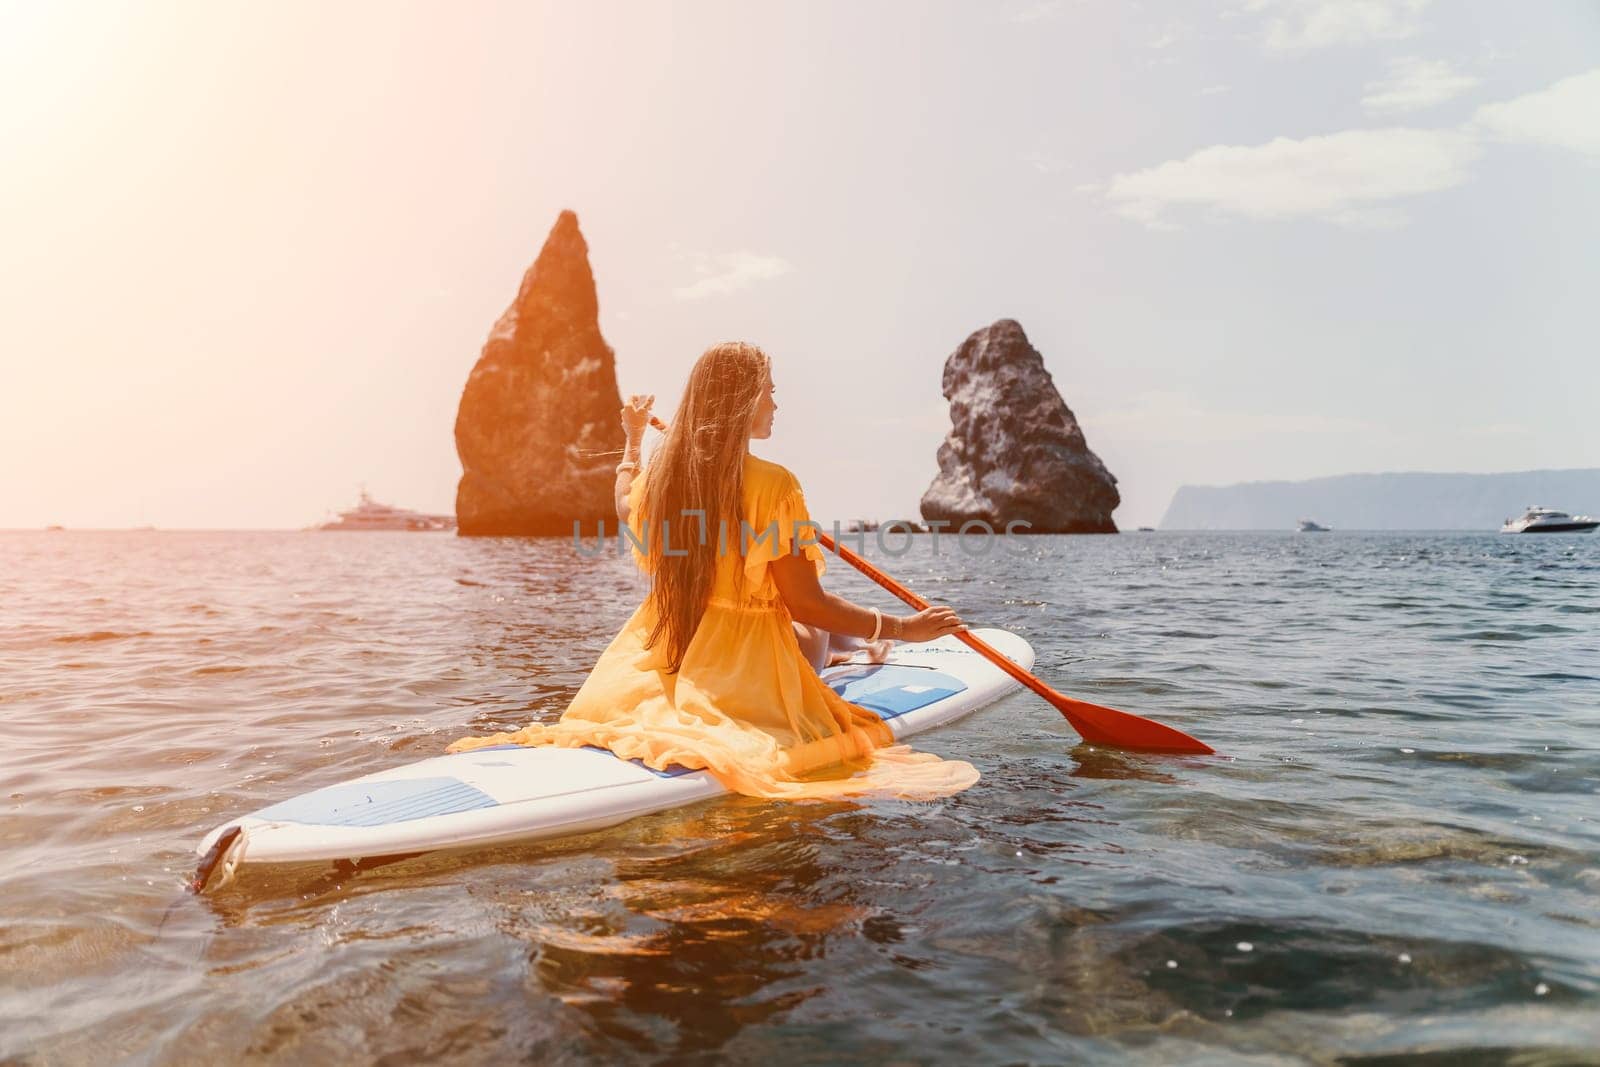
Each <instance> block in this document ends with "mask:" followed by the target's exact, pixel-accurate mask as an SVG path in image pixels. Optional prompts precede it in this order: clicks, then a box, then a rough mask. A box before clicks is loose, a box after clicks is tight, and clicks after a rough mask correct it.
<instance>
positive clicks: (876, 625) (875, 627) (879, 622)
mask: <svg viewBox="0 0 1600 1067" xmlns="http://www.w3.org/2000/svg"><path fill="white" fill-rule="evenodd" d="M882 632H883V612H881V611H879V610H878V609H877V608H873V609H872V636H871V637H869V638H867V641H868V643H871V642H873V641H876V640H877V639H878V635H879V634H880V633H882Z"/></svg>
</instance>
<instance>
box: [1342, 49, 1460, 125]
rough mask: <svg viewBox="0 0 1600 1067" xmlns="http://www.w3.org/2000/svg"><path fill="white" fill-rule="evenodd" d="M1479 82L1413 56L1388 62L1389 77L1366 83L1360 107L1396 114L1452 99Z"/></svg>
mask: <svg viewBox="0 0 1600 1067" xmlns="http://www.w3.org/2000/svg"><path fill="white" fill-rule="evenodd" d="M1477 84H1478V79H1477V78H1474V77H1473V76H1472V75H1470V74H1461V73H1458V72H1457V71H1455V70H1453V69H1452V68H1451V66H1450V64H1449V63H1447V62H1445V61H1444V60H1438V59H1432V60H1430V59H1418V58H1416V57H1414V56H1411V57H1406V58H1403V59H1393V60H1390V61H1389V76H1388V77H1387V78H1384V79H1382V80H1380V81H1375V82H1368V83H1367V91H1366V94H1365V95H1364V96H1362V98H1361V106H1362V107H1364V108H1366V109H1367V113H1368V114H1370V115H1397V114H1404V113H1406V112H1410V111H1421V110H1422V109H1423V108H1429V107H1433V106H1435V105H1436V104H1442V103H1444V102H1445V101H1446V100H1453V99H1455V98H1456V97H1458V96H1460V95H1461V94H1462V93H1464V92H1466V91H1467V90H1468V89H1471V88H1472V87H1473V86H1474V85H1477Z"/></svg>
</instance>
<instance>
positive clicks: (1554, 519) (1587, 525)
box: [1500, 506, 1600, 533]
mask: <svg viewBox="0 0 1600 1067" xmlns="http://www.w3.org/2000/svg"><path fill="white" fill-rule="evenodd" d="M1596 526H1600V519H1591V518H1590V517H1589V516H1587V515H1568V514H1567V513H1566V512H1564V511H1556V510H1555V509H1554V508H1541V507H1537V506H1530V507H1529V508H1528V510H1527V511H1525V512H1523V513H1522V518H1520V519H1507V520H1506V524H1505V525H1504V526H1502V527H1500V532H1501V533H1588V532H1589V531H1590V530H1592V529H1594V528H1595V527H1596Z"/></svg>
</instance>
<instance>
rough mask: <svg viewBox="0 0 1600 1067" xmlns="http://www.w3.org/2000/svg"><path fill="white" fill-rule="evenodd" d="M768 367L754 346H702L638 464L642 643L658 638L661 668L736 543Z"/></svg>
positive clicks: (701, 608) (680, 649)
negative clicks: (663, 430)
mask: <svg viewBox="0 0 1600 1067" xmlns="http://www.w3.org/2000/svg"><path fill="white" fill-rule="evenodd" d="M770 374H771V362H770V360H769V359H768V358H767V354H766V353H765V352H763V351H761V349H759V348H757V347H756V346H755V345H752V344H748V343H746V342H744V341H725V342H723V343H722V344H719V345H713V346H712V347H710V348H708V349H706V350H705V352H704V353H703V354H702V355H701V356H700V358H699V359H697V360H695V364H694V367H693V369H691V370H690V371H689V383H688V384H687V385H686V386H684V389H683V399H682V400H680V401H679V402H678V408H677V411H676V412H674V413H673V416H672V426H671V427H670V428H669V429H668V431H667V434H666V437H665V439H663V440H662V442H661V443H660V444H659V445H657V446H656V449H655V451H654V452H653V453H652V454H651V456H650V465H649V466H648V467H647V468H646V470H645V473H644V479H645V485H644V491H643V494H642V499H641V500H640V508H641V510H642V511H643V512H644V515H643V519H644V521H645V522H646V523H647V524H648V525H647V526H646V527H645V529H647V530H648V532H649V559H650V571H651V574H652V576H653V577H652V581H651V583H650V600H651V602H652V603H653V604H654V606H655V614H656V623H655V627H654V629H652V630H651V632H650V636H649V638H648V639H647V640H646V642H645V643H646V645H647V646H648V647H651V648H654V647H656V646H657V643H658V642H660V641H663V640H664V641H665V642H666V653H667V662H668V668H667V669H668V670H669V671H676V670H677V669H678V668H679V666H681V665H682V663H683V656H684V652H685V651H686V650H687V649H688V647H689V640H690V638H692V637H693V636H694V632H695V629H696V628H697V627H698V626H699V625H700V618H701V616H703V615H704V614H705V610H706V602H707V601H708V600H709V599H710V598H711V589H712V585H713V584H714V582H715V580H716V574H717V559H718V556H719V555H720V554H722V553H725V552H730V551H731V552H734V553H737V552H739V550H740V547H741V544H740V540H739V535H740V528H739V522H740V520H741V519H742V518H743V502H744V457H745V453H746V452H747V451H748V450H749V448H750V424H751V422H752V420H753V419H754V418H755V413H756V408H757V406H758V405H759V404H760V401H761V394H762V393H763V391H764V390H765V389H766V387H767V381H768V380H769V377H770ZM695 511H700V512H704V515H705V518H704V520H701V519H700V517H699V516H697V515H694V514H686V512H689V513H692V512H695ZM662 520H665V522H666V523H667V525H668V526H669V527H670V540H671V547H672V551H673V555H667V554H666V549H667V547H668V546H667V541H668V536H663V533H664V527H663V525H662ZM721 531H726V534H722V533H721ZM680 551H682V552H684V553H685V554H684V555H681V556H680V555H677V553H678V552H680Z"/></svg>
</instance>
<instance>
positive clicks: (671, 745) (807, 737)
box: [449, 456, 978, 799]
mask: <svg viewBox="0 0 1600 1067" xmlns="http://www.w3.org/2000/svg"><path fill="white" fill-rule="evenodd" d="M644 481H645V479H644V477H643V476H640V477H636V478H635V479H634V483H633V488H632V490H631V491H630V493H629V504H630V512H629V525H630V526H631V527H632V528H633V530H634V533H635V535H636V536H637V537H642V536H643V532H642V531H644V530H645V529H648V528H649V527H648V519H647V517H645V516H642V515H641V514H640V500H641V496H642V490H643V487H644ZM743 511H744V516H743V517H744V519H745V521H746V522H748V523H749V525H750V529H751V530H752V531H753V533H752V534H751V535H750V536H748V537H743V536H741V531H737V530H730V531H729V533H728V536H727V545H728V551H727V552H726V553H724V554H723V555H721V556H720V558H719V559H718V563H717V571H716V579H715V584H714V586H713V589H712V595H711V599H710V601H709V602H708V603H707V605H706V610H705V614H704V616H703V617H702V618H701V620H700V625H699V627H698V628H697V629H696V630H695V632H694V636H693V638H691V640H690V642H689V646H688V648H687V650H686V651H685V653H684V657H683V661H682V663H681V664H680V666H679V669H678V671H677V673H675V674H674V673H668V672H667V671H666V669H665V668H666V665H667V663H666V652H665V649H664V648H654V649H652V648H646V647H645V640H646V638H648V637H649V635H650V631H651V629H652V627H653V626H654V625H655V621H656V613H655V611H654V609H653V608H652V607H651V604H650V600H649V598H646V599H645V601H644V603H643V604H641V605H640V606H639V608H638V609H637V610H636V611H635V612H634V613H633V616H632V617H631V618H629V619H628V621H627V622H626V623H625V624H624V625H623V627H622V630H621V632H619V633H618V634H617V636H616V637H614V638H613V639H612V641H611V643H610V644H609V645H608V646H606V650H605V651H604V652H602V653H601V654H600V660H599V662H597V663H596V664H595V666H594V670H593V671H592V672H590V674H589V677H588V680H586V681H585V682H584V683H583V686H582V687H581V688H580V689H579V690H578V693H577V695H576V696H574V697H573V698H572V703H571V704H569V705H568V706H567V709H566V711H565V712H564V713H563V714H562V716H561V719H560V720H559V721H558V722H555V723H552V724H549V725H542V724H538V723H535V724H532V725H529V726H525V727H523V728H522V729H521V730H518V731H516V732H515V733H509V734H507V733H500V734H494V735H493V736H489V737H465V738H462V739H461V740H459V741H456V742H455V743H454V744H452V745H451V746H450V749H449V750H450V751H451V752H464V751H467V750H469V749H474V748H482V747H484V746H487V745H503V744H519V745H560V746H564V747H568V748H578V747H582V746H584V745H595V746H598V747H601V748H606V749H610V750H611V751H612V752H615V753H616V754H617V755H618V756H621V757H622V758H624V759H638V760H641V761H643V762H644V764H645V765H646V766H648V767H653V768H655V769H657V770H665V769H667V768H668V767H670V766H672V765H673V764H677V765H679V766H682V767H689V768H693V769H700V768H705V769H707V770H709V771H710V772H711V773H712V774H713V775H715V776H716V778H717V779H718V780H719V781H720V782H721V783H722V784H723V785H724V786H726V787H727V788H728V789H729V790H731V791H733V792H736V793H743V794H745V795H747V796H755V797H773V798H783V799H796V798H803V797H834V796H845V795H863V794H872V795H879V796H896V797H903V798H907V799H931V798H933V797H939V796H947V795H949V794H951V793H958V792H960V791H961V790H963V789H965V788H967V787H968V786H970V785H972V784H973V783H974V782H976V781H977V780H978V772H977V770H976V769H975V768H974V767H973V766H972V764H970V763H965V762H962V761H959V760H945V759H941V758H939V757H938V756H935V755H933V754H931V753H927V752H914V751H912V750H911V749H910V748H909V747H907V746H906V745H901V744H895V743H894V740H893V735H892V734H891V733H890V731H889V728H888V726H886V725H885V724H884V722H883V720H882V719H880V718H879V717H878V716H877V715H875V714H873V713H872V712H870V711H868V710H867V709H865V708H861V707H857V706H856V705H854V704H850V703H848V702H847V701H845V700H843V699H842V698H840V697H839V696H838V694H836V693H835V692H834V691H833V690H832V689H830V688H829V687H828V686H827V684H826V683H824V682H823V681H822V679H821V678H820V677H818V676H817V672H816V671H815V670H814V669H813V668H812V666H811V664H810V663H809V662H808V661H807V660H806V659H805V657H804V655H803V654H802V653H801V651H800V644H799V641H798V640H797V639H796V637H795V633H794V627H793V625H792V620H791V618H790V615H789V612H788V609H787V608H786V607H785V606H784V603H783V600H782V598H781V597H780V596H779V594H778V590H777V587H776V586H775V585H774V584H773V581H772V577H771V575H770V574H769V573H768V564H769V563H771V562H772V561H773V560H774V559H778V558H781V557H782V556H784V555H787V554H789V553H790V552H791V551H799V552H802V553H804V555H805V556H806V557H807V558H808V559H810V560H811V561H812V562H813V563H814V564H815V565H816V568H817V574H818V575H821V574H822V573H823V572H824V571H825V570H826V569H827V561H826V558H825V556H824V553H823V551H822V549H821V548H820V547H818V546H817V545H814V544H813V545H805V544H802V545H801V546H800V547H799V548H798V549H796V548H795V537H794V533H795V530H796V525H795V524H796V523H799V524H801V527H800V528H801V532H802V536H801V538H800V540H801V541H802V542H804V541H805V540H806V539H807V536H806V533H805V524H808V523H811V519H810V515H809V513H808V512H807V510H806V502H805V496H804V494H803V493H802V492H801V490H800V483H799V481H798V480H797V479H796V478H795V476H794V475H793V474H791V473H789V471H788V470H786V469H785V468H783V467H781V466H779V465H778V464H776V463H770V462H768V461H766V460H764V459H760V458H758V457H756V456H747V457H746V459H745V466H744V500H743ZM774 523H775V524H776V527H775V529H776V536H772V535H768V536H764V537H763V536H761V534H762V533H763V532H765V531H767V530H768V529H769V528H771V527H772V525H773V524H774ZM679 525H680V524H678V523H673V524H672V526H673V527H674V532H673V533H672V535H671V538H670V542H669V543H670V544H673V545H675V546H679V547H681V546H683V545H684V544H685V540H684V536H685V531H683V530H680V529H677V527H678V526H679ZM812 525H813V527H814V525H815V524H812ZM687 533H688V535H689V536H690V537H697V536H698V533H699V531H698V530H697V529H692V528H691V529H690V530H689V531H687ZM708 533H709V537H708V540H714V539H715V538H716V531H708ZM814 534H815V530H814V529H813V530H812V531H811V536H814ZM746 546H747V547H746ZM741 547H743V551H742V552H741ZM633 555H634V559H635V562H636V563H638V564H639V565H640V566H641V567H642V568H646V569H648V566H647V564H648V561H647V559H646V557H645V556H644V555H642V554H641V553H640V552H639V551H638V549H637V548H635V549H633Z"/></svg>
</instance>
